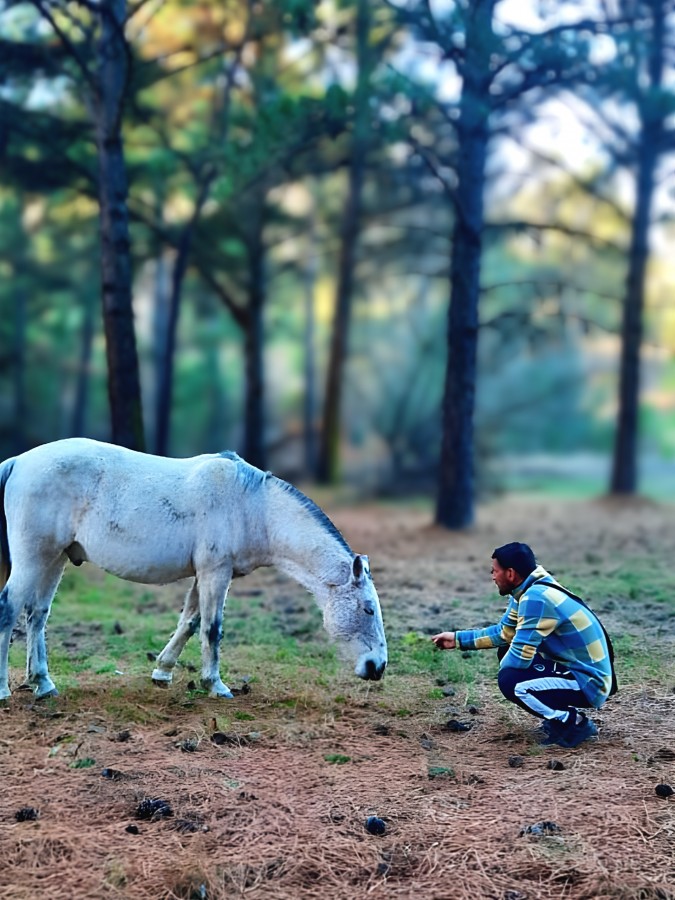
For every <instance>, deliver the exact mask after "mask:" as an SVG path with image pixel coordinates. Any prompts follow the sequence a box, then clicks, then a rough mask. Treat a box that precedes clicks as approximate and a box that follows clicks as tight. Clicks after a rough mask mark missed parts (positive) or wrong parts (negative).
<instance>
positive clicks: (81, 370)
mask: <svg viewBox="0 0 675 900" xmlns="http://www.w3.org/2000/svg"><path fill="white" fill-rule="evenodd" d="M95 300H96V297H95V295H93V294H92V296H91V297H85V299H84V300H83V302H82V315H83V319H82V330H81V332H80V364H79V366H78V370H77V380H76V383H75V398H74V400H73V414H72V418H71V423H70V433H71V435H73V436H74V437H81V436H82V435H84V433H85V421H86V414H87V403H88V400H89V383H90V378H91V351H92V346H93V343H94V301H95Z"/></svg>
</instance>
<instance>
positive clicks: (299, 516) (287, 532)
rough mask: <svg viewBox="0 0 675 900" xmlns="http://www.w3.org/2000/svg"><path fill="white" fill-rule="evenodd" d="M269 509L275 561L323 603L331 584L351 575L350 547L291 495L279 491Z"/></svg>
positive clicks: (270, 547)
mask: <svg viewBox="0 0 675 900" xmlns="http://www.w3.org/2000/svg"><path fill="white" fill-rule="evenodd" d="M276 494H277V496H275V497H274V500H273V502H272V503H271V504H270V506H271V508H270V509H269V511H268V539H269V549H270V554H271V558H272V564H273V565H275V566H276V567H277V568H278V569H280V570H281V571H282V572H284V573H285V574H286V575H289V576H290V577H291V578H293V579H294V580H295V581H298V582H299V583H300V584H301V585H302V586H303V587H305V588H307V590H308V591H311V593H313V594H314V595H315V597H316V598H317V600H318V601H319V602H321V600H322V597H323V596H324V595H326V594H327V590H328V585H329V584H340V583H341V582H342V581H344V580H346V577H348V571H349V570H348V567H349V565H350V562H351V557H350V555H349V552H348V550H347V549H346V548H345V547H343V546H342V544H341V543H340V542H339V541H338V540H337V539H336V537H335V536H334V535H333V534H331V533H330V531H328V530H327V529H326V528H325V527H324V526H323V525H322V523H321V522H320V521H318V520H317V519H315V518H314V517H313V516H312V515H311V513H309V512H308V511H307V510H306V509H304V508H303V506H302V505H301V504H300V503H299V502H298V500H297V499H296V498H295V497H294V496H293V495H292V494H284V493H282V492H280V491H277V492H276Z"/></svg>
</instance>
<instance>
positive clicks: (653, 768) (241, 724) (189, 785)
mask: <svg viewBox="0 0 675 900" xmlns="http://www.w3.org/2000/svg"><path fill="white" fill-rule="evenodd" d="M327 510H328V511H329V513H330V515H331V518H332V519H333V521H334V522H335V524H336V525H337V526H338V527H339V528H340V530H341V531H342V533H343V534H344V535H345V537H346V538H347V540H348V541H349V543H350V545H351V546H352V548H353V549H354V550H356V551H357V552H363V553H367V554H369V556H370V560H371V566H372V572H373V576H374V579H375V584H376V586H377V588H378V591H379V594H380V600H381V604H382V609H383V614H384V619H385V626H386V628H387V636H388V640H389V649H390V663H389V669H388V672H387V675H386V676H385V678H384V680H383V681H382V682H380V683H377V684H375V685H372V684H368V683H360V682H359V681H358V680H357V679H355V678H354V677H353V676H352V675H351V670H350V668H349V667H346V666H344V665H342V664H341V663H340V661H339V660H338V659H337V658H336V656H335V653H334V651H333V648H332V647H331V646H330V645H329V644H328V642H327V640H326V638H325V634H324V632H323V630H322V628H321V616H320V613H319V611H318V610H317V608H316V607H315V605H314V602H313V600H312V598H311V596H310V595H308V594H306V593H305V592H304V591H303V589H302V588H300V587H298V586H297V585H296V584H295V583H294V582H290V581H289V580H288V579H287V578H285V577H284V576H281V575H280V574H279V573H278V572H276V571H275V570H273V569H269V570H267V569H266V570H259V571H257V572H255V573H253V574H251V575H249V576H247V577H246V578H244V579H239V580H238V581H237V582H235V584H234V585H233V588H232V591H231V594H230V599H229V601H228V610H227V612H226V615H225V620H224V631H225V638H224V641H223V646H222V657H223V666H224V668H225V671H224V675H225V678H226V680H228V679H229V684H230V687H232V688H233V689H235V693H236V696H235V698H234V700H229V701H226V700H215V699H211V698H209V697H207V696H206V695H205V694H203V693H202V692H200V691H199V690H197V689H196V686H195V681H194V678H195V675H194V674H193V673H194V672H195V671H196V666H195V663H196V662H197V660H198V656H199V648H198V646H197V644H196V643H195V644H194V646H190V645H188V648H187V649H186V652H185V654H184V659H183V660H182V662H183V665H182V667H181V668H180V669H179V670H178V673H177V676H176V680H175V683H174V684H173V685H172V686H171V687H170V688H169V689H167V690H161V689H158V688H155V687H153V685H152V684H151V681H150V672H151V669H152V661H151V660H152V658H153V656H154V654H155V653H156V652H157V651H158V650H159V649H161V647H162V646H163V644H164V642H165V640H166V638H167V635H168V633H169V632H170V631H171V630H172V629H173V627H175V620H176V616H177V614H178V612H179V609H180V605H181V594H182V592H183V589H184V585H182V584H181V585H178V586H176V585H174V586H168V587H163V588H157V589H154V588H153V589H148V588H146V587H140V586H133V585H129V584H127V583H125V582H122V581H119V580H115V579H112V578H108V577H103V576H102V575H101V574H100V573H99V572H97V571H96V570H94V569H91V568H88V567H87V566H84V567H83V569H82V570H80V571H76V570H74V569H72V568H69V570H68V571H67V574H66V578H65V579H64V582H63V584H62V587H61V589H60V591H59V593H58V594H57V597H56V600H55V602H54V607H53V610H52V615H51V619H50V623H49V625H48V640H49V650H50V658H51V660H52V674H53V677H54V680H55V681H56V683H57V686H58V687H59V690H60V692H61V695H60V696H59V697H58V698H53V699H49V700H46V701H39V702H38V701H35V700H34V698H33V697H32V695H31V694H30V693H27V692H22V691H16V690H15V692H14V694H13V696H12V697H11V698H10V699H9V700H8V701H6V702H4V703H3V704H2V707H1V708H0V723H1V724H0V858H2V874H1V875H0V897H2V898H10V897H11V898H12V900H17V898H18V900H21V898H28V897H30V898H35V897H45V898H46V897H49V898H50V900H60V898H92V897H96V898H127V897H128V898H132V897H133V898H134V900H142V898H153V900H159V898H166V900H169V898H211V900H213V898H225V897H238V896H247V897H252V898H257V897H261V898H262V897H264V898H280V900H281V898H289V900H290V898H310V897H317V896H320V895H321V896H330V897H331V898H345V900H347V898H355V897H373V898H385V897H387V898H390V897H410V896H423V897H425V898H447V897H453V898H460V900H464V898H466V900H468V898H495V900H535V898H542V900H548V898H551V900H552V898H569V900H599V898H622V900H629V898H630V900H656V898H660V900H667V898H672V897H675V887H674V885H675V862H674V859H675V799H674V798H673V797H672V796H671V797H660V796H658V795H657V793H656V791H655V788H656V786H657V785H658V784H664V783H665V784H670V785H673V786H675V654H674V652H673V651H674V650H675V602H674V600H673V596H672V578H671V577H670V570H671V565H672V564H671V556H672V541H673V533H674V526H675V510H674V509H673V506H672V505H665V504H664V505H660V504H657V503H654V502H648V501H644V500H643V501H639V500H632V501H625V502H623V503H622V502H619V501H617V500H610V499H606V500H602V499H598V500H594V501H589V500H583V501H582V500H558V499H556V500H555V501H554V500H551V499H550V498H544V497H538V496H529V497H528V496H521V497H518V498H513V497H511V498H509V497H504V498H500V499H497V500H495V501H494V502H490V503H488V504H484V505H482V506H481V507H480V508H479V511H478V519H477V524H476V526H475V527H474V528H473V529H471V530H468V531H464V532H461V533H460V532H448V531H446V530H443V529H441V528H437V527H434V526H432V525H430V522H431V512H430V510H429V508H428V507H427V506H426V505H422V504H420V505H415V504H403V503H396V504H394V503H387V504H382V503H381V504H375V503H373V504H371V505H368V506H355V505H339V504H335V505H332V506H328V507H327ZM513 539H520V540H524V541H528V542H529V543H531V544H532V546H533V548H534V550H535V552H536V553H537V557H538V559H539V560H540V562H541V563H542V564H543V565H545V566H546V567H547V568H548V569H549V570H550V571H551V572H552V573H553V574H554V575H555V577H557V578H558V579H560V580H561V581H562V582H563V583H566V584H568V585H569V586H570V587H571V588H572V589H573V590H576V591H578V592H579V593H581V594H582V595H583V596H585V597H586V599H587V600H588V601H589V602H590V603H591V605H592V606H593V608H594V609H595V610H596V611H597V612H598V613H600V615H601V616H602V618H603V621H604V623H605V625H606V626H607V628H608V630H609V631H610V633H611V635H612V637H613V640H614V644H615V648H616V651H617V672H618V677H619V684H620V692H619V694H618V695H617V696H616V697H614V698H613V699H612V700H610V701H609V702H608V703H607V705H606V706H605V707H603V709H602V710H601V711H600V712H599V713H598V714H597V717H596V720H597V722H598V725H599V736H598V738H596V739H593V740H591V741H589V742H587V743H586V744H583V745H582V746H581V747H579V748H577V749H575V750H567V749H563V748H561V747H541V746H540V745H539V744H538V743H537V741H536V737H535V734H534V724H533V721H532V720H531V719H530V718H529V717H528V716H527V715H526V714H525V713H522V712H520V711H519V710H517V709H516V708H514V707H513V706H512V705H510V704H507V703H506V702H505V701H503V700H502V699H501V697H500V695H499V692H498V689H497V686H496V683H495V678H494V675H495V672H496V658H495V654H494V653H492V652H489V651H486V652H484V653H470V654H469V653H467V654H461V653H459V652H457V653H440V652H439V651H436V650H435V649H434V648H433V646H432V645H431V644H430V641H429V635H430V634H433V633H434V632H435V631H438V630H440V629H442V628H453V627H455V628H465V627H471V626H473V625H480V624H484V623H488V622H491V621H496V620H497V618H498V616H499V615H500V613H501V610H502V608H503V600H502V598H500V597H499V596H498V595H497V593H496V591H495V590H494V588H493V586H492V584H491V582H490V576H489V569H490V565H489V560H490V555H491V553H492V550H493V549H494V547H495V546H498V545H499V544H500V543H503V542H504V541H508V540H513ZM24 653H25V647H24V643H23V640H22V635H21V628H19V629H17V634H16V639H15V641H14V644H13V646H12V650H11V656H10V662H11V676H12V684H13V687H14V688H15V687H16V685H17V684H18V683H19V682H20V681H21V678H22V668H23V656H24ZM150 800H154V801H162V802H156V803H155V804H154V805H152V804H150V803H148V802H147V801H150ZM371 815H376V816H378V817H380V818H381V819H382V820H383V821H384V823H385V832H384V834H381V835H376V834H370V833H369V832H368V831H366V829H365V821H366V819H367V817H368V816H371Z"/></svg>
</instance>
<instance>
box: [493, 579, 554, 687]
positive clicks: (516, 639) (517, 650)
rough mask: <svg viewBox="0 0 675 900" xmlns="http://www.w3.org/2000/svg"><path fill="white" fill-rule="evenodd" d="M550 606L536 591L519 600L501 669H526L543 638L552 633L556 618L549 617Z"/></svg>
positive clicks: (527, 593)
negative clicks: (516, 616) (511, 638)
mask: <svg viewBox="0 0 675 900" xmlns="http://www.w3.org/2000/svg"><path fill="white" fill-rule="evenodd" d="M552 612H553V610H552V609H551V607H550V604H547V603H546V601H545V599H544V598H543V597H542V596H541V595H540V594H539V592H538V591H532V592H526V593H525V594H524V595H523V596H522V597H521V598H520V609H519V616H518V622H517V625H516V632H515V634H514V636H513V640H512V641H511V646H510V647H509V649H508V652H507V653H505V654H504V657H503V659H502V661H501V667H504V666H511V667H512V668H515V669H527V668H529V666H530V665H531V663H532V659H533V657H534V655H535V653H536V652H537V650H538V649H539V646H540V645H541V643H542V641H543V640H544V638H546V637H548V635H549V634H551V632H552V631H554V629H555V627H556V625H557V624H558V620H557V618H555V617H554V616H552V615H551V613H552Z"/></svg>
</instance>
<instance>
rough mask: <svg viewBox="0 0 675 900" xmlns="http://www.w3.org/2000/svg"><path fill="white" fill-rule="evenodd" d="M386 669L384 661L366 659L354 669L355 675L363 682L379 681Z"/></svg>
mask: <svg viewBox="0 0 675 900" xmlns="http://www.w3.org/2000/svg"><path fill="white" fill-rule="evenodd" d="M386 668H387V663H386V661H384V660H374V659H366V660H365V662H364V663H360V664H359V665H358V666H357V667H356V674H357V675H358V676H359V678H363V679H364V680H365V681H379V680H380V679H381V678H382V676H383V675H384V670H385V669H386Z"/></svg>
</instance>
